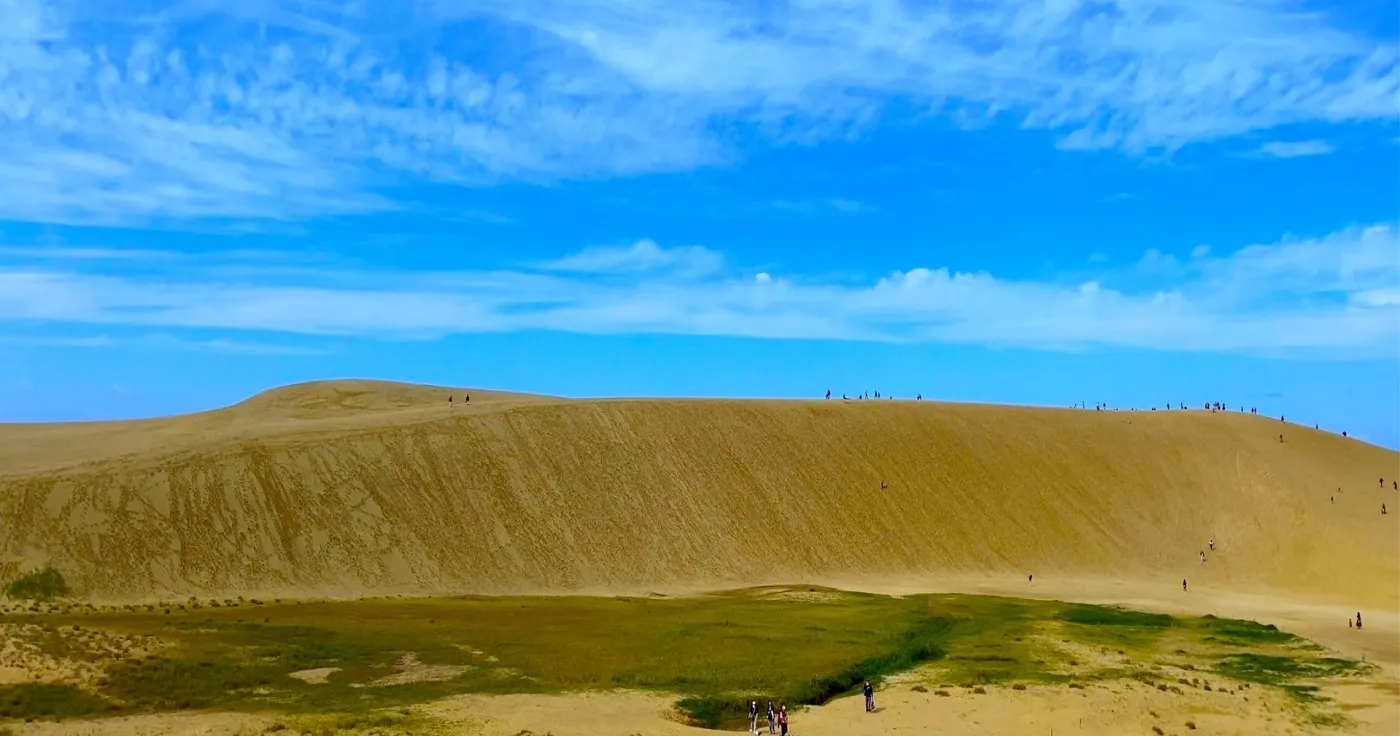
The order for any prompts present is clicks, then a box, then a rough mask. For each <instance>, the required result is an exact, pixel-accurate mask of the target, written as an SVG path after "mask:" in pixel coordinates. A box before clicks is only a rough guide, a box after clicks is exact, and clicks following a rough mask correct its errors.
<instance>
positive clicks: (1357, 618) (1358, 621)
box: [1356, 611, 1361, 629]
mask: <svg viewBox="0 0 1400 736" xmlns="http://www.w3.org/2000/svg"><path fill="white" fill-rule="evenodd" d="M1356 628H1358V629H1359V628H1361V612H1360V611H1357V612H1356Z"/></svg>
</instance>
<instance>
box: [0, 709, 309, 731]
mask: <svg viewBox="0 0 1400 736" xmlns="http://www.w3.org/2000/svg"><path fill="white" fill-rule="evenodd" d="M276 722H277V721H275V720H274V719H272V718H268V717H266V716H259V715H253V714H249V713H160V714H154V715H139V716H122V717H118V718H104V719H102V720H100V721H79V722H64V723H53V722H48V723H45V722H36V723H25V724H16V725H14V726H11V727H10V728H11V730H12V731H14V732H15V733H17V734H19V735H20V736H78V735H80V734H81V735H82V736H257V735H258V734H262V733H267V732H268V728H269V727H270V726H271V725H272V724H273V723H276ZM279 736H295V735H294V734H292V733H291V732H289V731H281V732H280V734H279Z"/></svg>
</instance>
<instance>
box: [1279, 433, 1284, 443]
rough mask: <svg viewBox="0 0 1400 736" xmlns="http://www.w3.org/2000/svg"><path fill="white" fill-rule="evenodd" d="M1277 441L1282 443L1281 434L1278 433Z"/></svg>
mask: <svg viewBox="0 0 1400 736" xmlns="http://www.w3.org/2000/svg"><path fill="white" fill-rule="evenodd" d="M1278 441H1279V442H1282V441H1283V434H1282V433H1279V436H1278Z"/></svg>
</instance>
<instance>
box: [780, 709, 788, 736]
mask: <svg viewBox="0 0 1400 736" xmlns="http://www.w3.org/2000/svg"><path fill="white" fill-rule="evenodd" d="M787 723H788V719H787V704H786V703H784V704H783V705H780V706H778V734H779V736H787Z"/></svg>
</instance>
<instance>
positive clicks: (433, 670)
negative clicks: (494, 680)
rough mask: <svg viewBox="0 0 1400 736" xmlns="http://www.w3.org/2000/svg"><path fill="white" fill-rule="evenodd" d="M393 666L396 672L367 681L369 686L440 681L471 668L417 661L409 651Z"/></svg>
mask: <svg viewBox="0 0 1400 736" xmlns="http://www.w3.org/2000/svg"><path fill="white" fill-rule="evenodd" d="M394 666H395V668H397V669H398V672H395V673H394V674H392V675H388V676H386V677H381V678H379V679H377V680H375V681H374V682H371V683H369V685H370V687H385V686H388V685H407V684H408V683H411V682H440V681H442V680H451V679H452V678H454V677H456V676H457V675H460V674H462V673H463V672H466V671H467V670H469V669H471V668H470V667H468V666H466V665H452V664H423V663H422V662H420V661H418V655H416V654H414V653H413V652H409V653H407V654H405V655H403V656H402V657H400V658H399V661H398V663H397V664H395V665H394Z"/></svg>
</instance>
